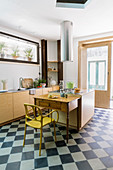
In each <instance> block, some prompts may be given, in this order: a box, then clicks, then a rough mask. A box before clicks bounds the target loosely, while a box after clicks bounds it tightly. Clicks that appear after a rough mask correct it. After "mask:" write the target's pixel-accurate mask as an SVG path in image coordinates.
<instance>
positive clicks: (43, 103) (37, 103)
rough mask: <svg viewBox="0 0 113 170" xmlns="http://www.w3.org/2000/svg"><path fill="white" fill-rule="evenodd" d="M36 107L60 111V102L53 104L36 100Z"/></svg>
mask: <svg viewBox="0 0 113 170" xmlns="http://www.w3.org/2000/svg"><path fill="white" fill-rule="evenodd" d="M36 105H38V106H42V107H47V108H48V107H49V108H51V109H61V103H60V102H53V101H43V100H36Z"/></svg>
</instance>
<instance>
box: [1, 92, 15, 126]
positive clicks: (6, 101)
mask: <svg viewBox="0 0 113 170" xmlns="http://www.w3.org/2000/svg"><path fill="white" fill-rule="evenodd" d="M11 119H13V98H12V93H2V94H0V123H3V122H6V121H9V120H11Z"/></svg>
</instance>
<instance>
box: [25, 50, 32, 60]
mask: <svg viewBox="0 0 113 170" xmlns="http://www.w3.org/2000/svg"><path fill="white" fill-rule="evenodd" d="M24 52H25V55H26V57H27V58H28V60H29V61H31V60H32V58H33V55H32V49H31V48H28V49H26V50H25V51H24Z"/></svg>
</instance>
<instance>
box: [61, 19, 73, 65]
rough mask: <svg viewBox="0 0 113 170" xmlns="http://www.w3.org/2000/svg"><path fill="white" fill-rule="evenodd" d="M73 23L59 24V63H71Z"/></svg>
mask: <svg viewBox="0 0 113 170" xmlns="http://www.w3.org/2000/svg"><path fill="white" fill-rule="evenodd" d="M72 32H73V23H72V22H70V21H64V22H62V23H61V61H62V62H64V61H73V33H72Z"/></svg>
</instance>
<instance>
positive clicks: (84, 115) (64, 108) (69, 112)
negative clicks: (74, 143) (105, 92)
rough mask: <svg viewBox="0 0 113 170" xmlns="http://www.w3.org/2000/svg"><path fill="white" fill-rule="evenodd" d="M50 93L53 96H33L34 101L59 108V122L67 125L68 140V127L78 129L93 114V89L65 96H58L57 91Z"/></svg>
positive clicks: (51, 107)
mask: <svg viewBox="0 0 113 170" xmlns="http://www.w3.org/2000/svg"><path fill="white" fill-rule="evenodd" d="M51 95H52V96H53V98H48V95H41V96H39V97H35V98H34V103H35V104H36V105H38V106H42V107H46V108H48V109H57V110H59V123H62V124H65V125H66V127H67V142H68V127H69V126H72V127H74V128H76V129H77V130H80V129H81V128H82V127H83V126H84V125H85V124H86V123H87V122H88V121H89V120H90V119H91V117H92V116H93V114H94V91H88V90H83V91H81V92H80V93H79V94H68V97H67V98H64V97H60V93H58V92H56V93H54V92H53V93H51ZM54 96H55V97H56V98H55V97H54ZM53 118H55V116H54V117H53Z"/></svg>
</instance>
